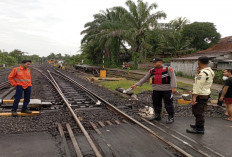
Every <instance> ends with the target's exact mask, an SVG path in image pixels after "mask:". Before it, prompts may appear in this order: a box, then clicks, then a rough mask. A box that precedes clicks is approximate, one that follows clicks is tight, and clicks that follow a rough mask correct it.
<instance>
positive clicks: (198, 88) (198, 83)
mask: <svg viewBox="0 0 232 157" xmlns="http://www.w3.org/2000/svg"><path fill="white" fill-rule="evenodd" d="M208 64H209V58H208V57H206V56H202V57H199V58H198V68H197V72H196V75H195V82H194V84H193V96H192V113H193V115H194V116H195V118H196V121H195V125H192V124H190V127H191V128H190V129H186V132H188V133H193V134H204V130H205V128H204V123H205V119H204V111H205V108H206V107H207V102H208V99H209V95H210V93H211V91H210V87H211V85H212V83H213V78H214V72H213V70H212V69H211V68H210V67H209V66H208Z"/></svg>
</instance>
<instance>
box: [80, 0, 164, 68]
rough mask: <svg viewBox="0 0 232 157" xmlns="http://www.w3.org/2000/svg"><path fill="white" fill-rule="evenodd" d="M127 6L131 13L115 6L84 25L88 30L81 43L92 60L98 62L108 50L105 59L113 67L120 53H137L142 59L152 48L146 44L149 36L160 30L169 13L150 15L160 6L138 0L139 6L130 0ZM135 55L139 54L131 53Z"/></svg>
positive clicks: (117, 61)
mask: <svg viewBox="0 0 232 157" xmlns="http://www.w3.org/2000/svg"><path fill="white" fill-rule="evenodd" d="M126 5H127V7H128V10H127V9H125V8H123V7H114V8H112V9H110V10H109V9H107V10H106V11H105V12H101V13H99V14H95V15H94V21H92V22H89V23H87V24H86V25H85V27H86V29H85V30H84V31H82V34H85V36H84V38H83V40H82V44H83V46H82V51H83V52H85V53H87V54H89V55H88V56H89V57H90V55H92V56H93V58H94V60H93V61H95V62H96V61H99V59H97V58H96V55H98V58H100V56H102V52H103V50H105V56H106V57H107V58H110V61H109V63H110V64H111V65H112V64H118V63H119V52H120V50H124V51H125V52H132V53H133V52H135V53H138V54H139V57H138V58H140V59H139V60H141V59H142V57H141V56H143V55H146V54H147V53H146V51H147V50H148V49H149V50H150V49H151V46H150V45H149V44H147V43H146V37H147V36H148V33H149V31H150V30H151V29H154V28H156V27H157V24H158V22H157V20H158V19H161V18H165V17H166V14H165V13H163V12H156V13H151V12H152V11H153V9H156V8H157V4H155V3H153V4H151V5H149V4H148V3H145V2H143V1H142V0H138V1H137V4H136V3H134V2H133V1H131V0H128V1H127V2H126ZM125 44H128V45H129V46H125ZM94 45H96V47H95V46H94ZM132 56H137V55H133V54H132ZM133 58H135V57H133ZM136 60H137V59H136Z"/></svg>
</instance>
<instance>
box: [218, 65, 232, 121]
mask: <svg viewBox="0 0 232 157" xmlns="http://www.w3.org/2000/svg"><path fill="white" fill-rule="evenodd" d="M223 74H224V76H226V77H228V79H227V80H226V82H225V85H224V87H223V89H222V94H221V97H220V99H219V100H220V101H223V99H224V100H225V103H226V113H227V114H228V118H227V120H229V121H232V69H227V70H224V73H223Z"/></svg>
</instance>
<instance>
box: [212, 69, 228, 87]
mask: <svg viewBox="0 0 232 157" xmlns="http://www.w3.org/2000/svg"><path fill="white" fill-rule="evenodd" d="M214 74H215V76H214V79H213V83H218V84H224V83H225V82H224V81H223V80H222V77H223V71H222V70H217V71H216V70H215V71H214Z"/></svg>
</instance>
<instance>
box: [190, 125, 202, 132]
mask: <svg viewBox="0 0 232 157" xmlns="http://www.w3.org/2000/svg"><path fill="white" fill-rule="evenodd" d="M190 127H191V128H193V129H196V125H193V124H190ZM203 130H204V131H205V128H204V127H203Z"/></svg>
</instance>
